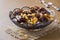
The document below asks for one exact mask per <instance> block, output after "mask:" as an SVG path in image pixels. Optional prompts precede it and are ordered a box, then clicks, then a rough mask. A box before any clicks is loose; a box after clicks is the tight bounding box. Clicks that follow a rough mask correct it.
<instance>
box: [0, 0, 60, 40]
mask: <svg viewBox="0 0 60 40" xmlns="http://www.w3.org/2000/svg"><path fill="white" fill-rule="evenodd" d="M46 2H53V3H54V4H55V5H56V6H58V7H59V8H60V0H46ZM35 5H36V6H39V7H44V6H43V5H42V4H41V2H40V0H0V40H17V39H14V38H13V37H11V36H10V35H7V34H6V33H5V32H4V31H5V30H6V28H8V27H9V28H14V27H16V25H15V24H13V23H12V22H11V20H10V19H9V11H10V10H13V9H14V8H21V7H23V6H35ZM50 9H53V8H50ZM54 11H55V12H56V14H57V19H58V20H60V12H58V11H56V10H54ZM13 26H14V27H13ZM39 40H60V31H56V32H54V33H52V34H50V35H46V36H44V37H42V38H40V39H39Z"/></svg>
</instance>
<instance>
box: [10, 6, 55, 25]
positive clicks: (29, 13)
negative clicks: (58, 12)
mask: <svg viewBox="0 0 60 40" xmlns="http://www.w3.org/2000/svg"><path fill="white" fill-rule="evenodd" d="M11 18H12V19H13V21H14V22H18V23H20V24H24V23H28V24H33V25H34V24H37V23H43V22H48V21H53V20H54V16H53V15H51V14H50V13H49V12H48V11H46V9H44V8H39V7H38V6H34V7H26V6H25V7H23V8H21V9H19V8H16V9H14V10H13V14H12V16H11Z"/></svg>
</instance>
